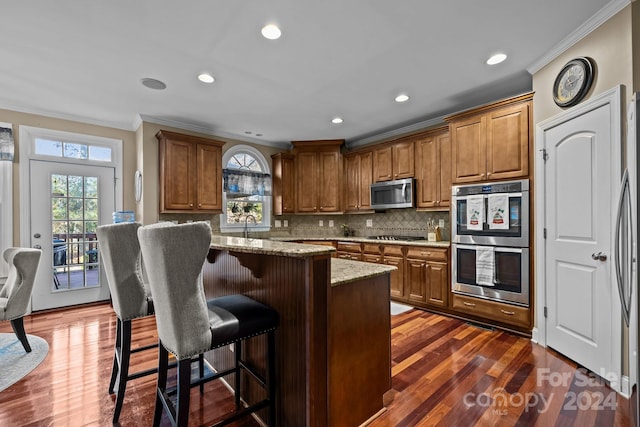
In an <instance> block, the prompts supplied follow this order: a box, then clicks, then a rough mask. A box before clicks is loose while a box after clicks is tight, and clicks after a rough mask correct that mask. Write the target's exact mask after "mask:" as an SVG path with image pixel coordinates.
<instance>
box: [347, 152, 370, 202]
mask: <svg viewBox="0 0 640 427" xmlns="http://www.w3.org/2000/svg"><path fill="white" fill-rule="evenodd" d="M344 176H345V181H346V188H345V210H346V211H350V212H354V211H355V212H357V211H362V210H370V209H371V191H370V187H371V183H372V182H373V152H372V151H365V152H360V153H350V154H346V155H345V156H344Z"/></svg>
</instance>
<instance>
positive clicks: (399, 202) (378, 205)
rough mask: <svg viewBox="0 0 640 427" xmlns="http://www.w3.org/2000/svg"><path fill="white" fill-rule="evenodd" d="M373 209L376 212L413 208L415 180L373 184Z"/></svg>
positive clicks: (397, 180) (371, 188) (408, 179)
mask: <svg viewBox="0 0 640 427" xmlns="http://www.w3.org/2000/svg"><path fill="white" fill-rule="evenodd" d="M370 190H371V208H372V209H376V210H384V209H394V208H411V207H413V197H414V184H413V178H406V179H396V180H393V181H383V182H375V183H373V184H371V187H370Z"/></svg>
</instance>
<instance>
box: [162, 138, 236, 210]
mask: <svg viewBox="0 0 640 427" xmlns="http://www.w3.org/2000/svg"><path fill="white" fill-rule="evenodd" d="M156 138H158V141H159V161H160V169H159V172H160V176H159V178H160V179H159V181H160V213H165V212H184V213H194V212H199V213H219V212H222V146H223V145H224V142H222V141H215V140H212V139H208V138H200V137H196V136H191V135H183V134H179V133H175V132H169V131H165V130H161V131H159V132H158V133H157V134H156Z"/></svg>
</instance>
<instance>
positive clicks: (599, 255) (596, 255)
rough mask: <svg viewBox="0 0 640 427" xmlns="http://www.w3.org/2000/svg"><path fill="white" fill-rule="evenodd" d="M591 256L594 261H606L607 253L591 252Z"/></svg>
mask: <svg viewBox="0 0 640 427" xmlns="http://www.w3.org/2000/svg"><path fill="white" fill-rule="evenodd" d="M591 258H593V259H594V260H596V261H606V260H607V254H603V253H602V252H598V253H592V254H591Z"/></svg>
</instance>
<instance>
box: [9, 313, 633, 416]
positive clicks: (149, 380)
mask: <svg viewBox="0 0 640 427" xmlns="http://www.w3.org/2000/svg"><path fill="white" fill-rule="evenodd" d="M24 323H25V329H26V330H27V333H29V334H33V335H38V336H40V337H43V338H44V339H46V340H47V342H49V346H50V350H49V354H48V356H47V358H46V359H45V360H44V362H43V363H42V364H41V365H40V366H38V368H36V369H35V370H34V371H32V372H31V373H30V374H29V375H27V376H26V377H25V378H24V379H22V380H21V381H19V382H18V383H16V384H14V385H13V386H11V387H9V388H8V389H6V390H5V391H3V392H0V425H2V426H54V425H55V426H58V425H65V426H84V425H99V426H107V425H110V424H111V416H112V411H113V405H114V400H113V397H112V396H110V395H109V394H107V387H108V383H109V377H110V372H111V363H112V350H113V341H114V336H115V323H114V315H113V310H112V309H111V307H110V306H109V305H108V304H97V305H91V306H86V307H77V308H70V309H65V310H57V311H49V312H40V313H36V314H33V315H30V316H28V317H27V318H25V322H24ZM0 332H11V326H10V324H9V322H2V323H0ZM133 336H134V340H135V343H136V344H137V345H140V346H142V345H146V344H149V343H152V342H154V341H155V340H156V332H155V323H154V320H153V318H145V319H140V320H137V321H134V331H133ZM391 342H392V361H393V362H392V363H393V366H392V375H393V390H392V391H391V393H392V395H393V401H392V402H391V404H390V405H389V406H388V409H387V410H386V411H385V412H384V413H382V414H381V415H380V416H379V417H378V418H377V419H375V420H373V421H372V423H371V424H370V425H371V426H373V427H383V426H427V425H443V426H472V425H478V426H493V425H496V426H553V425H557V426H580V427H583V426H630V425H631V420H630V417H631V415H630V403H629V401H628V400H626V399H624V398H621V397H619V396H617V395H616V394H615V393H614V392H612V391H611V390H610V389H609V388H608V387H607V386H606V385H605V384H603V383H602V381H600V380H599V378H598V377H596V376H594V375H593V374H590V373H589V372H587V371H584V370H582V369H581V368H579V367H578V366H576V364H575V363H573V362H571V361H568V360H567V359H566V358H564V357H562V356H561V355H559V354H557V353H555V352H554V351H552V350H546V349H543V348H541V347H539V346H537V345H535V344H532V343H531V342H530V341H529V340H528V339H526V338H522V337H517V336H515V335H511V334H508V333H505V332H499V331H490V330H486V329H483V328H480V327H477V326H474V325H470V324H467V323H465V322H462V321H460V320H457V319H452V318H447V317H443V316H439V315H435V314H431V313H428V312H425V311H421V310H411V311H409V312H406V313H403V314H400V315H397V316H392V340H391ZM155 363H156V353H155V351H154V350H152V351H150V352H146V353H144V354H138V355H136V356H135V357H134V359H133V361H132V364H133V369H134V370H137V369H142V368H147V367H151V366H153V365H154V364H155ZM1 369H2V367H0V374H1ZM154 387H155V376H149V377H146V378H140V379H137V380H133V381H131V382H130V383H129V386H128V388H127V395H126V398H125V402H124V407H123V410H122V415H121V417H120V423H121V425H123V426H144V425H151V419H152V414H153V406H154ZM232 408H233V400H232V399H231V394H230V393H229V391H228V390H227V389H226V388H225V387H224V386H222V385H220V382H218V381H214V382H212V383H208V384H207V385H206V388H205V394H204V395H200V393H199V392H198V390H197V389H194V390H193V391H192V405H191V416H190V425H193V426H198V425H208V424H210V423H212V422H214V421H215V420H216V419H217V418H218V417H220V416H222V415H223V414H224V413H226V412H227V411H231V410H232ZM163 425H168V421H167V420H165V423H163ZM233 425H234V426H257V425H258V424H257V423H256V422H255V421H253V420H251V419H247V420H245V421H243V422H238V423H235V424H233Z"/></svg>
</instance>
